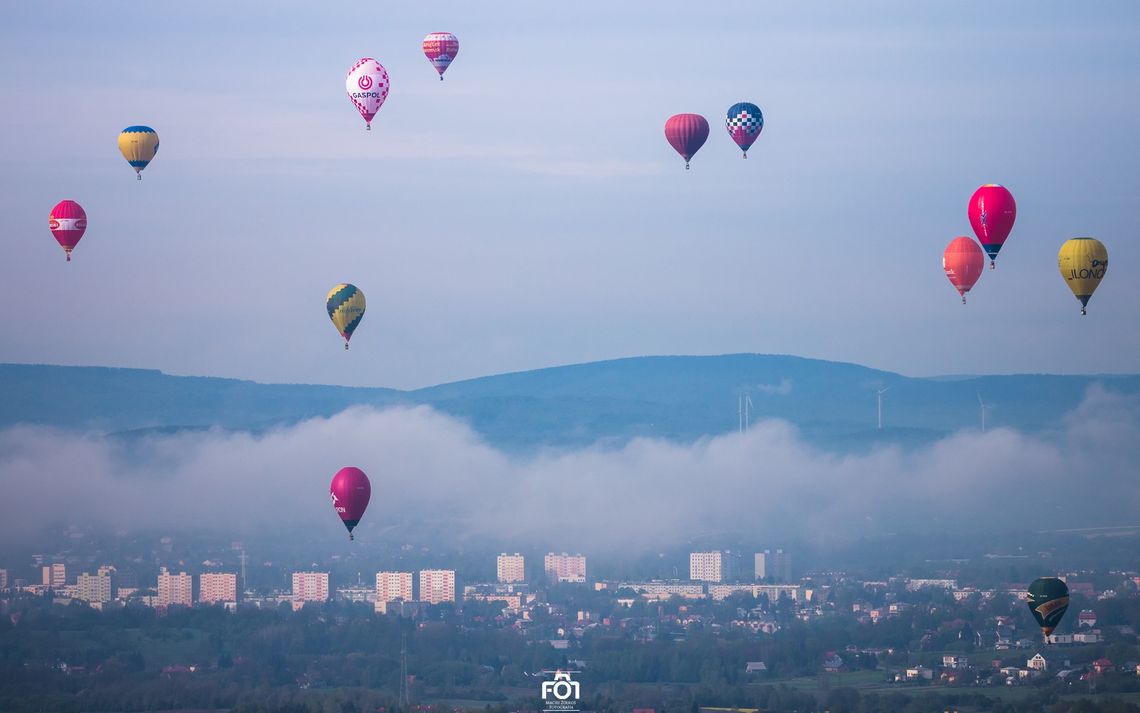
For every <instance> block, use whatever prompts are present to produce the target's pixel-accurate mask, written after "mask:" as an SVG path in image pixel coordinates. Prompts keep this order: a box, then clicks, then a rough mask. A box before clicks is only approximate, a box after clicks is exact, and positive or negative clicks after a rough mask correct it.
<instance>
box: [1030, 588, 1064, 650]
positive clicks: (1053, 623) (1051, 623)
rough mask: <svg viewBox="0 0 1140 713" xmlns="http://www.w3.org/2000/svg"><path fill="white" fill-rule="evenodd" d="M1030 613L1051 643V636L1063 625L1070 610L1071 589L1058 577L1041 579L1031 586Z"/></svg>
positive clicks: (1046, 639)
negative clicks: (1058, 626)
mask: <svg viewBox="0 0 1140 713" xmlns="http://www.w3.org/2000/svg"><path fill="white" fill-rule="evenodd" d="M1027 603H1028V604H1029V611H1030V612H1032V613H1033V618H1034V619H1036V620H1037V625H1038V626H1040V627H1041V631H1042V632H1043V633H1044V634H1045V637H1046V638H1045V641H1046V642H1048V641H1049V638H1048V637H1049V634H1052V633H1053V629H1056V628H1057V624H1059V623H1061V617H1063V616H1065V611H1066V610H1067V609H1068V608H1069V587H1068V585H1066V584H1065V583H1064V582H1063V581H1061V580H1060V579H1057V578H1056V577H1041V578H1040V579H1035V580H1033V584H1030V585H1029V598H1028V600H1027Z"/></svg>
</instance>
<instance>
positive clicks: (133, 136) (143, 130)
mask: <svg viewBox="0 0 1140 713" xmlns="http://www.w3.org/2000/svg"><path fill="white" fill-rule="evenodd" d="M119 153H121V154H123V158H125V159H127V163H129V164H131V168H133V169H135V173H136V174H138V177H139V180H142V170H143V169H144V168H146V167H147V164H149V163H150V162H151V161H152V160H154V155H155V154H156V153H158V133H157V132H156V131H155V130H154V129H152V128H150V127H149V126H128V127H127V128H125V129H123V130H122V132H121V133H120V134H119Z"/></svg>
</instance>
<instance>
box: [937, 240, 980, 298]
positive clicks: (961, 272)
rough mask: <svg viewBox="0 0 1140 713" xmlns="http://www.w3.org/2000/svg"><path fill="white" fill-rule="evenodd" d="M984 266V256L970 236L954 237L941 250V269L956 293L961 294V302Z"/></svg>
mask: <svg viewBox="0 0 1140 713" xmlns="http://www.w3.org/2000/svg"><path fill="white" fill-rule="evenodd" d="M985 266H986V256H985V254H984V253H983V252H982V249H981V248H980V247H978V244H977V243H975V242H974V241H973V240H971V239H970V238H967V237H965V236H962V237H957V238H954V239H953V240H951V241H950V244H949V245H947V246H946V250H944V251H943V252H942V269H943V270H945V271H946V277H947V279H949V280H950V284H952V285H954V289H956V290H958V294H960V295H962V303H963V304H965V302H966V293H967V292H969V291H970V288H971V287H973V286H974V283H976V282H977V281H978V278H979V277H981V276H982V270H983V269H984V268H985Z"/></svg>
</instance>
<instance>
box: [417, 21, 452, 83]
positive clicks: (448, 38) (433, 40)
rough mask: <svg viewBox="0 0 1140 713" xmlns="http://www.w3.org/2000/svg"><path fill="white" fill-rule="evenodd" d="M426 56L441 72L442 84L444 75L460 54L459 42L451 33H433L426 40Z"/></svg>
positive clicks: (436, 69)
mask: <svg viewBox="0 0 1140 713" xmlns="http://www.w3.org/2000/svg"><path fill="white" fill-rule="evenodd" d="M424 54H425V55H427V58H428V60H429V61H430V62H431V64H432V66H433V67H435V71H437V72H439V81H441V82H442V81H443V73H444V72H446V71H447V68H448V67H450V66H451V63H452V61H454V60H455V55H457V54H459V40H458V39H457V38H456V37H455V35H453V34H451V33H450V32H433V33H431V34H430V35H428V36H427V37H425V38H424Z"/></svg>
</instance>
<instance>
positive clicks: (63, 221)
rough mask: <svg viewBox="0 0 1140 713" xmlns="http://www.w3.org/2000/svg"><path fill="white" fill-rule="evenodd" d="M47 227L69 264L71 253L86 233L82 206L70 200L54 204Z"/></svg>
mask: <svg viewBox="0 0 1140 713" xmlns="http://www.w3.org/2000/svg"><path fill="white" fill-rule="evenodd" d="M48 227H49V228H51V234H52V235H53V236H55V240H56V242H58V243H59V245H60V247H62V248H63V251H64V252H65V253H66V254H67V261H68V262H71V251H72V250H74V249H75V246H76V245H78V244H79V239H80V238H82V237H83V233H85V232H86V231H87V213H86V212H85V211H84V210H83V206H81V205H79V204H78V203H76V202H75V201H71V200H63V201H60V202H59V203H56V204H55V207H54V208H52V209H51V213H50V214H49V215H48Z"/></svg>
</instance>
